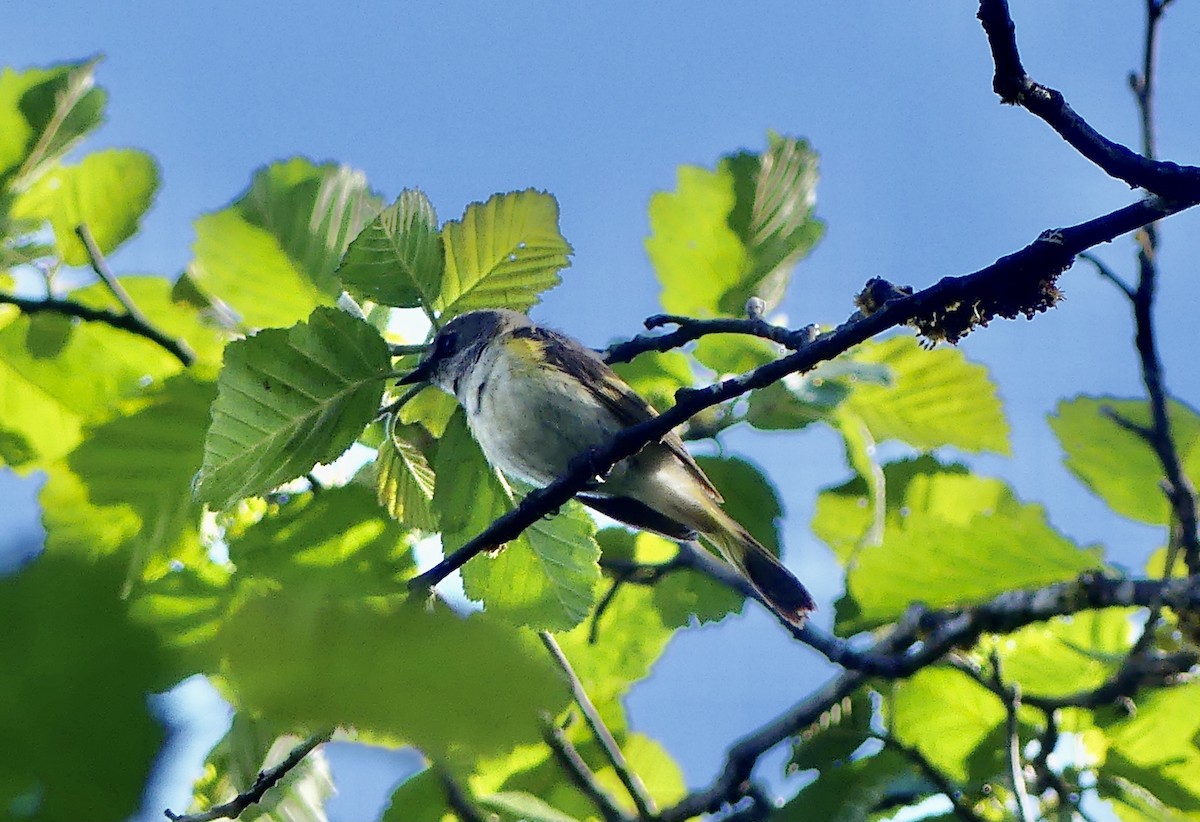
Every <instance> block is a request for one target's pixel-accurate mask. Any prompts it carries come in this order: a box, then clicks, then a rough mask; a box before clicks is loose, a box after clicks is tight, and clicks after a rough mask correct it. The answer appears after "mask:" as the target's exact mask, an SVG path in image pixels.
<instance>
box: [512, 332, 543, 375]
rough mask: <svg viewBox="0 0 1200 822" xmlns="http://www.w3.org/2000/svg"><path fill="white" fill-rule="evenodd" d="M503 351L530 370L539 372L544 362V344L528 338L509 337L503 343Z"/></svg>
mask: <svg viewBox="0 0 1200 822" xmlns="http://www.w3.org/2000/svg"><path fill="white" fill-rule="evenodd" d="M503 345H504V351H505V353H507V354H511V355H512V358H513V359H514V360H515V361H517V362H519V363H522V364H524V365H525V366H527V367H528V368H529V369H530V370H539V369H540V368H541V364H542V363H544V362H545V361H546V347H545V343H543V342H541V341H540V340H533V339H530V338H529V337H509V338H508V339H507V340H505V341H504V343H503Z"/></svg>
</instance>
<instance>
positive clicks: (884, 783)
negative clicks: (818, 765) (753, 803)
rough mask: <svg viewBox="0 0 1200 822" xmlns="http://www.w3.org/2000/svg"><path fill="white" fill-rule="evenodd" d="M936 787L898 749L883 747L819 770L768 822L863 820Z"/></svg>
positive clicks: (851, 821)
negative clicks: (894, 800)
mask: <svg viewBox="0 0 1200 822" xmlns="http://www.w3.org/2000/svg"><path fill="white" fill-rule="evenodd" d="M934 791H935V789H934V788H933V787H932V786H931V785H929V783H928V782H927V781H926V780H925V779H924V778H922V777H921V776H920V775H919V774H918V773H917V770H916V767H915V766H914V765H913V764H912V763H911V762H909V761H908V760H907V759H905V758H904V756H903V755H901V754H900V753H898V752H896V751H893V750H890V749H886V748H885V749H884V750H882V751H879V752H878V753H876V754H875V755H873V756H866V757H862V758H860V759H856V760H854V761H853V762H848V763H846V764H844V765H840V766H838V767H833V768H827V769H826V770H824V771H822V772H821V775H820V777H819V778H818V779H817V781H815V782H813V783H812V784H810V785H807V786H805V787H804V789H803V790H801V791H800V793H798V794H796V796H795V798H794V799H792V800H791V801H790V802H788V803H787V804H785V805H784V806H783V807H781V808H779V809H778V810H776V811H775V812H774V813H773V814H772V815H771V822H810V820H816V819H819V820H822V822H863V820H866V819H874V817H873V816H871V812H872V811H874V810H875V809H876V808H879V807H881V806H883V807H887V806H889V803H890V800H891V798H893V797H895V798H896V799H897V800H899V801H900V802H901V803H902V804H907V803H909V802H912V801H913V797H914V795H916V796H918V797H920V796H925V795H928V794H931V793H933V792H934Z"/></svg>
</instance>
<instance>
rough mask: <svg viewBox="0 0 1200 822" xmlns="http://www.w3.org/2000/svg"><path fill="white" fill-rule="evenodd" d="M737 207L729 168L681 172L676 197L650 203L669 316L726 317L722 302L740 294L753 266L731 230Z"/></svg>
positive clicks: (650, 248) (652, 249)
mask: <svg viewBox="0 0 1200 822" xmlns="http://www.w3.org/2000/svg"><path fill="white" fill-rule="evenodd" d="M735 204H736V196H735V192H734V177H733V172H732V171H731V170H730V169H729V168H727V167H725V166H721V167H719V168H718V169H717V170H716V171H709V170H707V169H704V168H699V167H696V166H680V167H679V171H678V177H677V183H676V189H675V191H672V192H665V191H661V192H659V193H657V194H655V195H654V196H653V197H651V198H650V232H651V233H650V236H649V237H647V238H646V253H647V254H649V255H650V262H651V263H652V264H653V265H654V270H655V273H656V274H657V275H658V280H659V282H660V283H662V286H663V290H662V295H661V297H660V298H659V299H660V301H661V302H662V305H663V308H665V309H666V310H667V311H669V312H671V313H672V314H685V315H688V316H692V317H711V316H714V315H717V314H720V313H722V311H721V306H722V302H723V300H722V298H723V297H724V296H725V295H726V294H727V293H731V292H733V291H734V290H735V289H737V287H738V285H739V283H740V280H741V275H742V273H743V272H744V271H745V270H746V269H747V268H748V267H749V264H750V254H749V252H748V250H747V249H746V247H745V245H744V244H743V243H742V240H741V239H740V238H739V237H738V235H737V233H736V232H735V231H734V230H733V229H732V228H730V227H729V214H730V212H732V211H733V209H734V206H735ZM735 313H736V314H742V313H743V311H742V310H738V311H737V312H735Z"/></svg>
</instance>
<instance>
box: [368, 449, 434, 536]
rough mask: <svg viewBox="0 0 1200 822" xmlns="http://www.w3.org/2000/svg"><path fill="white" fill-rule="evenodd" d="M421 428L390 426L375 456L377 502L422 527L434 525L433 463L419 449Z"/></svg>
mask: <svg viewBox="0 0 1200 822" xmlns="http://www.w3.org/2000/svg"><path fill="white" fill-rule="evenodd" d="M420 434H421V430H420V429H419V428H417V427H416V426H412V425H404V426H398V427H396V428H395V429H393V430H392V431H391V432H390V433H389V436H388V437H387V438H386V439H385V440H384V441H383V443H382V444H381V445H380V446H379V454H378V456H377V457H376V459H375V466H376V484H375V488H376V493H377V495H378V499H379V504H380V505H382V506H383V507H384V508H385V509H387V512H388V513H389V514H391V516H392V519H395V520H396V521H397V522H403V523H404V524H405V525H408V526H409V527H410V528H417V529H419V530H422V531H436V530H437V529H438V521H437V514H436V513H435V512H434V510H433V489H434V479H435V476H434V473H433V467H432V466H431V465H430V464H429V460H428V459H427V458H426V456H425V452H424V451H423V450H422V445H421V441H422V440H423V439H426V438H425V437H422V436H420Z"/></svg>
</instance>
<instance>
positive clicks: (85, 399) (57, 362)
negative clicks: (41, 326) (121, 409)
mask: <svg viewBox="0 0 1200 822" xmlns="http://www.w3.org/2000/svg"><path fill="white" fill-rule="evenodd" d="M121 282H122V284H124V285H125V286H126V288H127V290H128V291H129V293H130V295H131V296H132V297H133V299H134V300H135V301H136V302H137V304H138V305H141V306H143V308H144V310H146V311H148V312H151V315H152V316H155V317H158V318H161V321H162V327H163V328H164V329H165V330H167V331H168V333H173V334H179V335H180V336H184V337H186V338H187V339H188V340H189V341H190V342H192V343H193V344H194V347H195V348H196V350H197V351H203V352H204V353H205V355H206V356H207V357H210V358H214V357H215V356H216V352H217V351H219V346H220V344H221V343H220V339H219V337H217V336H216V333H215V332H214V331H212V330H211V329H206V328H203V327H202V326H201V325H200V324H199V321H198V320H197V318H196V314H195V312H194V310H192V309H190V308H187V307H183V306H174V305H173V304H172V303H171V302H170V300H169V291H170V284H169V283H167V282H166V281H165V280H162V279H160V278H156V277H137V278H123V279H122V280H121ZM68 296H69V297H70V299H72V300H75V301H78V302H80V303H83V304H85V305H90V306H97V307H104V306H111V305H114V304H115V303H114V302H113V298H112V296H111V295H109V294H108V293H107V289H106V288H105V287H104V286H102V285H99V284H96V285H91V286H88V287H86V288H81V289H78V290H76V291H72V292H70V294H69V295H68ZM0 313H2V312H0ZM30 324H31V318H29V317H25V316H16V317H15V318H13V319H12V320H11V321H10V322H8V323H7V325H6V324H4V320H3V317H2V316H0V458H3V459H4V460H5V461H6V462H8V463H9V464H10V465H13V466H14V467H21V468H26V467H28V468H33V467H38V466H45V465H48V464H49V463H51V462H53V461H55V460H57V459H58V458H60V457H62V456H63V455H64V454H66V453H67V452H69V451H70V450H71V449H73V448H74V447H75V446H76V445H78V444H79V442H80V439H81V437H82V431H83V428H84V426H86V425H89V424H96V423H99V422H103V421H104V420H106V419H108V418H109V417H110V416H111V415H112V414H113V413H114V412H115V411H116V410H117V407H118V406H119V405H120V403H121V402H122V401H123V400H125V399H127V398H129V397H132V396H136V395H138V394H140V393H142V392H143V391H145V390H147V389H153V388H155V387H156V385H157V383H158V381H159V380H161V379H162V378H164V377H168V376H170V375H173V374H177V373H179V372H180V371H181V370H182V369H183V366H182V365H181V364H180V363H179V361H178V360H176V359H175V358H174V357H173V356H172V355H171V354H169V353H167V352H166V351H163V350H162V349H161V348H159V347H158V346H157V345H155V344H154V343H152V342H150V341H149V340H146V339H143V338H141V337H137V336H135V335H133V334H130V333H128V332H126V331H120V330H118V329H115V328H110V327H109V326H106V325H103V324H101V323H81V324H78V325H76V326H75V327H74V330H73V331H72V332H71V335H70V337H69V339H67V341H66V342H65V344H64V345H63V347H62V348H61V350H60V351H59V353H58V354H57V355H56V356H54V357H52V358H42V357H38V356H35V355H34V354H33V353H31V352H30V350H29V348H28V340H29V328H30Z"/></svg>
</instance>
